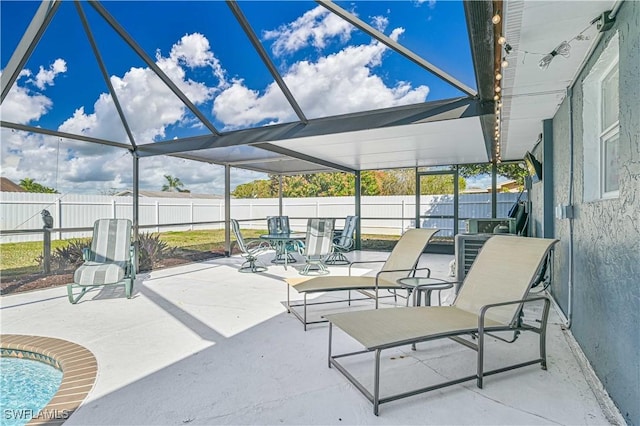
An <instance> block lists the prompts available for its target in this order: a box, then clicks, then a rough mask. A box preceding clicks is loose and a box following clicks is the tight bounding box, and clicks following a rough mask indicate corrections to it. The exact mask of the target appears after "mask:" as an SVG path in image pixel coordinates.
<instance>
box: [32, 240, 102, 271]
mask: <svg viewBox="0 0 640 426" xmlns="http://www.w3.org/2000/svg"><path fill="white" fill-rule="evenodd" d="M87 247H91V239H89V240H86V239H83V240H71V241H69V243H68V244H67V245H66V246H63V247H58V248H57V249H55V250H54V251H53V253H51V263H50V266H51V270H52V271H64V270H67V269H75V268H77V267H78V266H80V265H82V262H84V259H83V258H82V250H83V249H84V248H87ZM36 261H37V262H38V266H40V267H42V266H43V265H42V264H43V262H44V257H43V256H42V255H40V256H38V257H37V258H36Z"/></svg>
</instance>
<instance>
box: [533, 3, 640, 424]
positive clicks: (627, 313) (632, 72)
mask: <svg viewBox="0 0 640 426" xmlns="http://www.w3.org/2000/svg"><path fill="white" fill-rule="evenodd" d="M639 28H640V2H636V1H626V2H624V4H623V5H622V7H621V9H620V11H619V12H618V15H617V20H616V23H615V26H614V27H613V29H612V30H610V31H608V32H607V33H606V34H605V35H604V36H603V38H602V40H600V43H599V45H598V47H597V48H596V50H595V51H594V54H593V56H592V57H591V58H590V59H589V61H588V63H587V66H586V67H585V69H584V70H583V72H582V73H581V74H580V76H579V80H578V83H577V84H576V85H575V87H574V93H573V100H572V106H573V119H574V143H575V145H574V156H573V158H574V162H575V173H574V175H573V179H574V185H575V189H574V206H575V211H576V218H575V220H574V261H575V263H574V291H573V315H572V328H571V329H572V332H573V335H574V336H575V338H576V340H577V341H578V343H579V344H580V346H581V348H582V350H583V351H584V353H585V355H586V356H587V358H588V359H589V361H590V363H591V365H592V366H593V368H594V370H595V372H596V374H597V375H598V377H599V378H600V380H601V381H602V383H603V384H604V386H605V388H606V390H607V392H608V393H609V394H610V396H611V397H612V399H613V401H614V403H615V404H616V405H617V406H618V408H619V409H620V411H621V413H622V415H623V416H624V417H625V419H626V420H627V422H628V423H629V424H632V425H638V424H640V404H639V403H638V401H639V398H640V362H638V360H639V359H640V113H639V112H638V111H639V110H640V53H639V52H640V46H639V44H640V43H639V40H640V31H639ZM616 31H619V36H620V145H619V162H620V196H619V198H617V199H613V200H598V201H594V202H584V201H583V176H584V170H583V154H582V153H583V138H582V133H583V119H582V104H583V93H582V84H581V83H582V81H583V80H584V78H585V77H586V76H587V75H588V73H589V70H590V69H591V68H592V66H593V65H594V64H595V62H596V61H597V59H598V57H599V55H600V53H602V51H603V49H604V47H605V46H606V43H607V41H608V40H609V39H610V38H611V37H612V36H613V35H615V32H616ZM568 110H569V105H568V101H567V100H565V102H564V103H563V104H562V106H561V107H560V109H559V110H558V112H557V113H556V115H555V117H554V122H553V124H554V152H553V154H554V174H555V185H554V203H555V204H559V203H566V202H567V201H568V186H569V179H570V176H569V146H570V145H569V113H568ZM532 199H533V201H534V203H536V202H538V201H540V202H541V201H542V187H541V186H540V185H534V188H533V191H532ZM533 214H534V223H539V222H542V219H543V218H542V207H541V206H535V207H534V209H533ZM554 225H555V228H556V229H555V236H556V238H560V240H561V243H560V245H559V247H558V250H557V252H556V265H555V266H556V268H555V280H554V282H553V285H552V291H553V293H554V296H555V297H556V298H557V300H558V302H559V304H560V305H561V307H562V308H563V309H565V310H566V309H567V294H568V290H567V278H568V274H569V271H568V265H569V260H568V240H569V228H568V227H569V224H568V220H558V219H556V220H555V222H554Z"/></svg>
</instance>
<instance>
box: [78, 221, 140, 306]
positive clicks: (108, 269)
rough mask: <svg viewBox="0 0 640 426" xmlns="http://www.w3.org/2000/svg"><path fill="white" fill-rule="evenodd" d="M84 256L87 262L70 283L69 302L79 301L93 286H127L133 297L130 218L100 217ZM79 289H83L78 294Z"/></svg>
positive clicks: (95, 224) (127, 292) (127, 294)
mask: <svg viewBox="0 0 640 426" xmlns="http://www.w3.org/2000/svg"><path fill="white" fill-rule="evenodd" d="M82 255H83V258H84V261H85V262H84V263H83V264H82V265H81V266H80V267H79V268H78V269H76V271H75V273H74V274H73V283H72V284H67V296H68V297H69V302H71V303H72V304H76V303H78V301H79V300H80V298H82V296H84V294H85V293H86V292H87V291H89V290H90V289H92V288H95V287H102V286H112V285H124V288H125V295H126V296H127V299H130V298H131V292H132V291H133V282H134V280H135V278H136V269H135V262H134V261H133V259H134V248H133V245H132V244H131V221H130V220H128V219H98V220H96V221H95V223H94V224H93V239H92V240H91V248H90V249H89V248H85V249H84V250H83V252H82ZM76 288H79V289H80V292H79V293H78V294H77V295H74V293H73V290H74V289H76Z"/></svg>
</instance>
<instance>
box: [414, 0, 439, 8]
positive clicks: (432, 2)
mask: <svg viewBox="0 0 640 426" xmlns="http://www.w3.org/2000/svg"><path fill="white" fill-rule="evenodd" d="M415 2H416V3H417V4H418V5H419V6H422V5H423V4H424V3H427V5H428V6H429V9H433V8H434V7H436V0H415Z"/></svg>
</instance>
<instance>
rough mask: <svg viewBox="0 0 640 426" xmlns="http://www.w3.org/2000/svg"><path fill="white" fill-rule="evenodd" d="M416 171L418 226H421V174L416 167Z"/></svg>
mask: <svg viewBox="0 0 640 426" xmlns="http://www.w3.org/2000/svg"><path fill="white" fill-rule="evenodd" d="M415 173H416V182H415V184H416V202H415V204H416V211H415V213H416V228H420V174H419V173H418V168H417V167H416V168H415Z"/></svg>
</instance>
